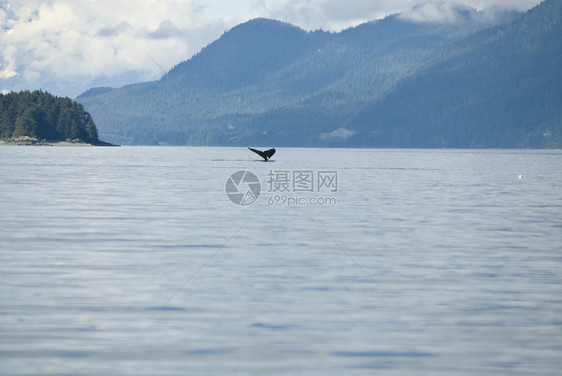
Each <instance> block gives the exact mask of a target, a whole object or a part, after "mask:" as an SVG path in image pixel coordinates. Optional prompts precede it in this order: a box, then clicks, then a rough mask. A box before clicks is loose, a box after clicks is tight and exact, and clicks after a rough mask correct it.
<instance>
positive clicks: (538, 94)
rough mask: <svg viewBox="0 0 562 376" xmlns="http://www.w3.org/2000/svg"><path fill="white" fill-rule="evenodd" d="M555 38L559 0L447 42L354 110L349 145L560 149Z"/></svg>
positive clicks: (560, 51)
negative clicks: (437, 57) (381, 95)
mask: <svg viewBox="0 0 562 376" xmlns="http://www.w3.org/2000/svg"><path fill="white" fill-rule="evenodd" d="M561 36H562V1H559V0H552V1H545V2H543V3H542V4H541V5H539V6H537V7H535V8H533V9H531V10H530V11H529V12H527V13H526V14H525V15H524V16H523V17H521V18H520V19H519V20H517V21H515V22H511V23H508V24H505V25H501V26H497V27H494V28H491V29H488V30H485V31H482V32H480V33H477V34H475V35H474V36H471V37H469V38H467V39H466V40H464V41H462V42H461V43H457V44H455V45H452V46H450V47H449V48H447V49H444V51H443V53H444V58H443V59H442V61H440V62H438V63H437V64H435V65H433V66H431V67H429V68H427V69H425V70H422V71H420V72H418V73H417V74H415V75H413V76H412V77H410V78H408V79H407V80H404V81H403V82H401V83H400V84H399V85H398V86H397V87H396V88H395V90H394V91H393V93H391V94H390V95H388V96H387V97H386V98H385V99H384V100H383V101H380V102H377V103H375V104H373V105H372V106H370V107H369V108H367V109H366V110H365V111H364V112H363V113H362V114H360V115H359V116H358V117H357V119H356V120H355V121H354V122H352V123H351V124H350V126H351V127H353V129H355V130H357V133H356V134H355V136H354V137H352V139H350V140H349V142H350V143H352V144H363V145H369V146H380V145H388V144H390V145H393V146H402V147H411V146H416V147H480V148H482V147H507V148H514V147H535V148H543V147H548V148H560V147H562V38H561ZM441 82H445V83H447V84H446V85H443V84H441ZM405 108H406V109H408V110H407V111H403V109H405ZM412 124H415V126H411V125H412Z"/></svg>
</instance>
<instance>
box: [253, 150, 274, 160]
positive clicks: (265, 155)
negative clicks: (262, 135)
mask: <svg viewBox="0 0 562 376" xmlns="http://www.w3.org/2000/svg"><path fill="white" fill-rule="evenodd" d="M248 149H250V150H251V151H253V152H254V153H256V154H257V155H259V156H260V157H262V158H263V159H264V160H265V161H266V162H267V161H269V158H271V157H272V156H273V154H275V149H269V150H266V151H261V150H256V149H252V148H248Z"/></svg>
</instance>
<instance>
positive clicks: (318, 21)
mask: <svg viewBox="0 0 562 376" xmlns="http://www.w3.org/2000/svg"><path fill="white" fill-rule="evenodd" d="M9 1H10V0H0V23H1V25H0V90H21V89H38V88H43V89H45V90H50V91H53V92H54V93H56V94H59V95H69V96H76V95H78V94H79V93H80V92H82V91H84V90H86V89H88V88H90V87H92V86H94V85H95V86H98V85H103V86H114V87H115V86H122V85H125V84H128V83H132V82H138V81H146V80H154V79H158V78H159V77H160V76H161V75H162V72H161V70H160V68H159V67H158V66H157V65H156V64H154V62H152V61H151V59H150V58H149V57H148V56H147V55H149V56H151V57H152V58H153V59H154V60H155V61H157V62H158V65H160V66H162V67H163V68H164V69H169V68H171V67H173V66H174V65H176V64H177V63H179V62H180V61H184V60H186V59H188V58H189V57H190V56H192V55H193V54H194V53H196V52H198V51H199V50H200V49H201V48H202V47H204V46H205V45H206V44H208V43H210V42H212V41H213V40H215V39H217V38H218V37H219V36H220V35H221V34H222V33H223V32H224V31H226V30H228V29H230V28H231V27H233V26H235V25H236V24H239V23H241V22H245V21H247V20H248V19H251V18H255V17H269V18H275V19H279V20H282V21H286V22H290V23H292V24H295V25H298V26H300V27H302V28H304V29H307V30H313V29H320V28H321V29H324V30H331V31H339V30H341V29H343V28H347V27H350V26H353V25H357V24H359V23H362V22H365V21H368V20H373V19H378V18H382V17H384V16H386V15H388V14H392V13H397V12H400V11H408V10H410V9H411V11H410V12H411V13H410V15H411V17H414V18H416V17H417V18H419V19H425V20H428V19H439V18H443V17H445V18H447V17H449V16H450V14H449V13H448V12H449V11H448V9H450V5H451V4H453V5H458V4H460V3H463V2H466V3H467V5H470V6H472V7H475V8H477V9H481V8H483V7H484V6H486V5H499V6H501V5H502V3H505V0H440V1H441V2H440V3H433V4H431V3H427V4H425V5H421V6H418V7H414V5H415V4H416V3H419V2H420V0H377V1H374V0H372V1H371V0H346V1H342V0H237V1H235V2H234V1H231V0H119V1H115V0H95V1H92V0H17V1H16V0H12V1H11V2H9ZM539 1H540V0H512V1H510V7H513V8H517V9H519V10H524V9H528V8H530V7H531V6H533V5H535V4H537V3H538V2H539ZM439 4H441V5H439Z"/></svg>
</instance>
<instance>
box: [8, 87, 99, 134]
mask: <svg viewBox="0 0 562 376" xmlns="http://www.w3.org/2000/svg"><path fill="white" fill-rule="evenodd" d="M22 137H25V138H27V139H30V138H32V139H35V138H36V139H44V140H48V141H63V140H72V141H73V142H83V143H90V144H94V145H101V144H106V143H104V142H102V141H100V140H99V138H98V132H97V129H96V125H95V124H94V121H93V119H92V117H91V116H90V114H89V113H87V112H86V111H84V107H83V106H82V105H81V104H80V103H78V102H76V101H73V100H71V99H70V98H60V97H56V96H54V95H52V94H49V93H47V92H43V91H33V92H30V91H22V92H19V93H15V92H12V93H8V94H0V139H4V140H9V139H17V138H22Z"/></svg>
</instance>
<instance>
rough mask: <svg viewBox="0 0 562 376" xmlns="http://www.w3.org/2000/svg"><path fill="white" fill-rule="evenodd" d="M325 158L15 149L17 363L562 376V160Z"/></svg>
mask: <svg viewBox="0 0 562 376" xmlns="http://www.w3.org/2000/svg"><path fill="white" fill-rule="evenodd" d="M315 153H316V150H307V149H278V151H277V154H276V155H275V164H274V165H273V164H269V163H263V162H257V161H254V160H253V159H252V158H248V159H246V157H247V156H246V155H245V153H244V151H242V150H240V149H237V148H231V149H228V148H226V149H225V148H221V149H213V148H149V147H123V148H39V147H37V148H30V147H2V148H0V172H1V173H2V180H1V181H0V208H1V211H0V374H6V375H8V374H9V375H24V374H76V375H78V374H88V375H99V374H114V375H119V374H135V375H154V374H205V375H225V374H228V375H237V374H241V375H242V374H243V375H247V374H268V375H273V374H311V375H341V374H346V375H370V374H372V373H373V371H374V370H379V369H380V370H384V372H385V373H387V374H437V373H440V374H455V375H457V374H460V375H464V374H466V375H473V374H475V373H477V372H478V373H485V374H498V375H500V374H501V375H503V374H543V375H548V374H552V375H555V374H558V373H559V369H560V368H561V366H562V361H561V360H560V356H559V355H560V352H561V351H562V339H561V338H562V330H561V329H562V320H561V319H560V312H561V311H562V284H561V282H562V267H561V266H562V254H561V251H560V244H562V171H561V170H560V168H559V166H560V165H562V153H560V152H553V151H540V152H537V151H491V150H489V151H452V150H437V151H436V150H321V151H320V152H319V153H318V154H315ZM312 156H314V158H311V157H312ZM240 169H248V170H251V171H252V172H254V173H255V174H256V176H258V177H259V179H260V180H261V182H262V187H263V186H265V183H266V182H267V179H268V177H267V176H268V172H269V171H270V170H271V169H277V170H293V169H299V170H308V169H309V170H314V171H317V170H330V171H333V170H336V171H337V172H338V184H339V187H338V192H336V193H334V195H335V197H337V205H332V206H295V207H290V208H287V207H280V206H270V205H268V204H267V202H266V201H267V200H266V196H267V192H262V196H260V198H259V200H258V202H256V203H254V204H252V205H249V206H246V207H240V206H236V205H233V204H232V203H231V202H230V201H229V200H228V198H227V197H226V195H225V192H224V186H225V181H226V179H227V178H228V177H229V176H230V174H231V173H232V172H234V171H237V170H240ZM519 175H522V177H521V178H519ZM248 219H249V220H248ZM401 309H403V310H404V311H405V312H402V310H401Z"/></svg>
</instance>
